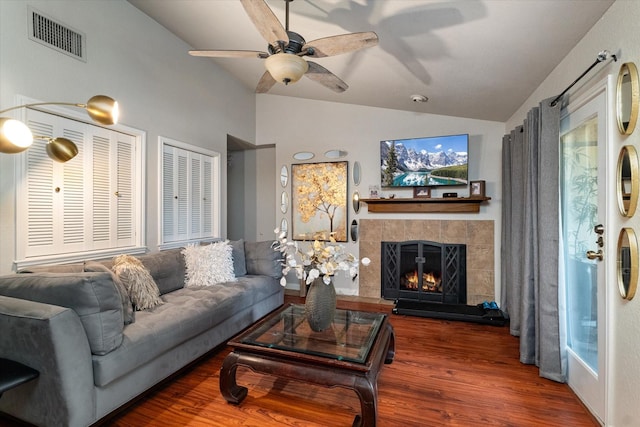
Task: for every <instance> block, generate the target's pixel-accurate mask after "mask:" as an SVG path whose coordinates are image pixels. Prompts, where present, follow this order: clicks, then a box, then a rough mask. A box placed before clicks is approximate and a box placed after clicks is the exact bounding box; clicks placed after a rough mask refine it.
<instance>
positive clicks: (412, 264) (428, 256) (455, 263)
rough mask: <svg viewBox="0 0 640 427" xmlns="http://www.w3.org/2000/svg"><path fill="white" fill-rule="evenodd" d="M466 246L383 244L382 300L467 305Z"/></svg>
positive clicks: (406, 243)
mask: <svg viewBox="0 0 640 427" xmlns="http://www.w3.org/2000/svg"><path fill="white" fill-rule="evenodd" d="M466 268H467V258H466V245H462V244H450V243H438V242H430V241H423V240H414V241H405V242H382V286H381V288H382V298H385V299H393V300H411V301H425V302H437V303H445V304H466V302H467V275H466Z"/></svg>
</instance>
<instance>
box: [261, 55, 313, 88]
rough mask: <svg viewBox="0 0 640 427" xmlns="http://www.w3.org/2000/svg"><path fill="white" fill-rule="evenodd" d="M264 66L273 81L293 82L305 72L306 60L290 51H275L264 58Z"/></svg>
mask: <svg viewBox="0 0 640 427" xmlns="http://www.w3.org/2000/svg"><path fill="white" fill-rule="evenodd" d="M264 65H265V67H266V68H267V71H269V74H271V77H273V79H274V80H275V81H278V82H282V83H284V84H285V85H287V84H289V83H295V82H297V81H298V80H300V78H301V77H302V76H303V75H304V73H306V72H307V70H308V69H309V64H307V61H305V60H304V59H302V58H301V57H299V56H298V55H294V54H291V53H276V54H275V55H271V56H270V57H268V58H267V59H266V60H265V64H264Z"/></svg>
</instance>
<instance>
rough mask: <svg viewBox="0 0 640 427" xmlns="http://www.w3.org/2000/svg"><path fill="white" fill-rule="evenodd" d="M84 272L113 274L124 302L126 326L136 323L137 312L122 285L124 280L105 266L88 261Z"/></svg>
mask: <svg viewBox="0 0 640 427" xmlns="http://www.w3.org/2000/svg"><path fill="white" fill-rule="evenodd" d="M84 271H89V272H103V273H109V274H111V280H113V284H114V285H116V289H118V292H119V293H120V299H121V300H122V315H123V317H124V324H125V325H129V324H131V323H133V322H135V320H136V318H135V313H136V312H135V310H134V309H133V304H131V299H129V293H128V292H127V288H126V287H125V286H124V283H122V280H120V279H119V278H118V276H116V275H115V273H114V272H113V271H111V270H109V269H108V268H107V267H106V266H105V265H104V264H100V263H99V262H95V261H87V262H85V263H84Z"/></svg>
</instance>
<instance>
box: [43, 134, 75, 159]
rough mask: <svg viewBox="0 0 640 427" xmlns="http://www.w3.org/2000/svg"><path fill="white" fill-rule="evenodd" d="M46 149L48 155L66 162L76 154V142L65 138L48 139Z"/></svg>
mask: <svg viewBox="0 0 640 427" xmlns="http://www.w3.org/2000/svg"><path fill="white" fill-rule="evenodd" d="M48 139H49V138H48ZM46 149H47V154H48V155H49V157H51V158H52V159H53V160H55V161H56V162H60V163H64V162H68V161H69V160H71V159H73V158H74V157H75V156H76V155H77V154H78V147H77V146H76V144H74V143H73V141H71V140H70V139H67V138H60V137H58V138H53V139H49V143H48V144H47V147H46Z"/></svg>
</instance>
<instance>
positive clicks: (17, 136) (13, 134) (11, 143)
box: [0, 117, 33, 154]
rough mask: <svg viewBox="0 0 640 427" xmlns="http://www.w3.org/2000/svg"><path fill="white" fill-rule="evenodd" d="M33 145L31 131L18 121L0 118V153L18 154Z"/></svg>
mask: <svg viewBox="0 0 640 427" xmlns="http://www.w3.org/2000/svg"><path fill="white" fill-rule="evenodd" d="M31 144H33V134H32V133H31V130H30V129H29V128H28V127H27V125H25V124H24V123H22V122H21V121H20V120H15V119H9V118H5V117H0V153H8V154H15V153H20V152H22V151H24V150H26V149H27V148H29V147H30V146H31Z"/></svg>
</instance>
